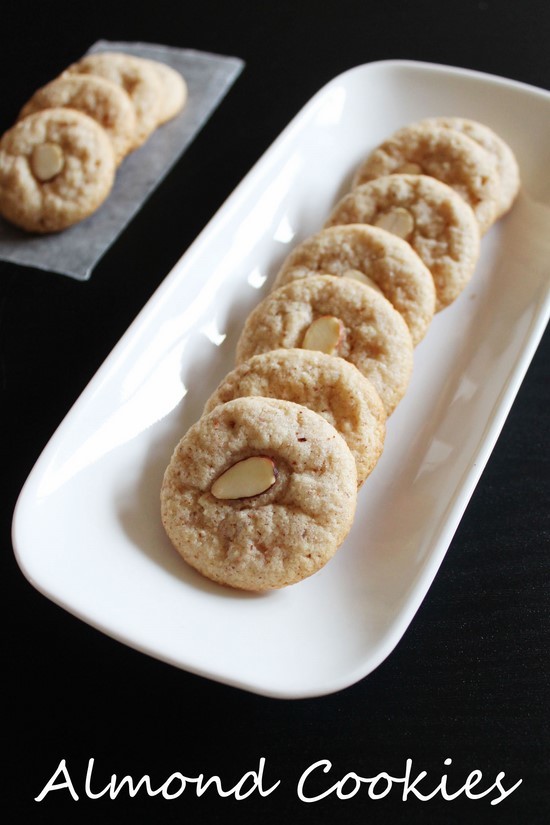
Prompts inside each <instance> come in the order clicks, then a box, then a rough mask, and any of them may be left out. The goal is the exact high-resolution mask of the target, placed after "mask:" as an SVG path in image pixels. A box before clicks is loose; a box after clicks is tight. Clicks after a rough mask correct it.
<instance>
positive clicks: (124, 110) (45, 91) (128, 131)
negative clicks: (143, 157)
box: [19, 74, 136, 163]
mask: <svg viewBox="0 0 550 825" xmlns="http://www.w3.org/2000/svg"><path fill="white" fill-rule="evenodd" d="M58 107H68V108H70V109H78V111H80V112H84V114H86V115H89V116H90V117H91V118H93V119H94V120H96V121H97V122H98V123H99V124H100V125H101V126H103V128H104V129H105V131H106V132H107V134H108V135H109V137H110V139H111V141H112V144H113V149H114V152H115V158H116V161H117V163H120V161H121V160H122V159H123V158H124V157H125V155H126V154H127V153H128V152H129V151H130V149H131V147H132V146H133V144H134V139H135V132H136V116H135V113H134V107H133V104H132V101H131V100H130V98H129V97H128V95H127V94H126V92H125V91H124V89H121V87H120V86H117V85H116V84H115V83H111V82H110V81H109V80H105V79H104V78H102V77H95V76H94V75H77V74H74V75H69V74H67V75H63V76H62V77H58V78H56V79H55V80H52V81H51V83H48V84H47V85H46V86H43V87H42V88H41V89H39V90H38V91H37V92H35V94H34V95H33V96H32V97H31V99H30V100H29V101H28V103H26V104H25V106H24V107H23V109H22V110H21V112H20V114H19V120H21V119H22V118H24V117H26V116H27V115H30V114H33V113H34V112H39V111H41V110H42V109H52V108H58Z"/></svg>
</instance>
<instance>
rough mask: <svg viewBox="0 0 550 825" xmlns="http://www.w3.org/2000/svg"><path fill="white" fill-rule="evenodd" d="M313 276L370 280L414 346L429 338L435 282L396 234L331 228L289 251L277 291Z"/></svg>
mask: <svg viewBox="0 0 550 825" xmlns="http://www.w3.org/2000/svg"><path fill="white" fill-rule="evenodd" d="M312 272H317V273H325V274H328V275H337V276H340V277H345V276H347V277H356V278H357V277H359V280H361V278H360V275H364V276H366V278H367V279H369V280H371V281H372V282H373V283H374V284H375V285H376V286H377V287H378V288H379V289H380V291H381V292H382V294H383V295H385V297H386V298H387V299H388V300H389V301H390V303H391V304H392V305H393V306H394V307H395V308H396V309H397V311H398V312H399V313H400V314H401V315H402V316H403V318H404V319H405V322H406V324H407V326H408V327H409V331H410V333H411V336H412V339H413V343H414V344H415V345H416V344H418V343H419V342H420V341H421V340H422V338H423V337H424V335H425V334H426V332H427V329H428V327H429V325H430V322H431V320H432V318H433V315H434V312H435V287H434V282H433V278H432V275H431V272H430V270H429V269H428V268H427V267H426V265H425V264H424V263H423V262H422V260H421V259H420V257H419V256H418V255H417V253H416V252H415V251H414V250H413V249H412V247H411V246H410V244H408V243H407V242H406V241H404V240H403V239H401V238H399V237H397V236H396V235H394V234H392V233H390V232H387V231H386V230H384V229H379V228H378V227H375V226H368V225H367V224H347V225H340V226H332V227H329V228H326V229H324V230H322V231H321V232H319V233H317V234H316V235H313V236H311V237H310V238H306V240H305V241H303V242H302V243H301V244H299V245H298V246H297V247H295V248H294V249H293V250H292V251H291V252H290V254H289V255H288V256H287V258H286V259H285V260H284V261H283V264H282V266H281V268H280V270H279V272H278V273H277V276H276V278H275V282H274V284H273V289H277V288H278V287H280V286H284V284H286V283H290V281H295V280H298V279H299V278H304V277H308V276H309V275H311V273H312Z"/></svg>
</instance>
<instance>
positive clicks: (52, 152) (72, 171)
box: [0, 108, 116, 233]
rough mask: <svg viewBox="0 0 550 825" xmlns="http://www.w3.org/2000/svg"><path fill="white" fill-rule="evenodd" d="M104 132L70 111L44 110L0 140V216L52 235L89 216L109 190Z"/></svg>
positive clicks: (110, 167)
mask: <svg viewBox="0 0 550 825" xmlns="http://www.w3.org/2000/svg"><path fill="white" fill-rule="evenodd" d="M115 169H116V164H115V156H114V151H113V147H112V144H111V141H110V140H109V138H108V136H107V134H106V132H105V130H104V129H103V128H102V127H101V126H99V124H98V123H96V121H95V120H93V119H92V118H90V117H88V116H87V115H85V114H83V113H82V112H77V111H75V110H73V109H64V108H60V109H44V110H43V111H40V112H36V113H35V114H32V115H29V116H28V117H26V118H24V119H23V120H20V121H19V122H18V123H16V124H15V126H13V127H12V128H11V129H9V130H8V131H7V132H6V133H5V134H4V135H3V137H2V139H1V140H0V212H1V213H2V215H3V216H4V217H5V218H6V219H7V220H9V221H11V222H12V223H14V224H16V225H17V226H19V227H21V228H22V229H25V230H27V231H29V232H40V233H45V232H56V231H59V230H62V229H66V228H67V227H68V226H71V225H72V224H74V223H77V222H78V221H81V220H82V219H83V218H86V217H88V216H89V215H91V214H92V212H94V211H95V210H96V209H97V208H98V207H99V206H100V205H101V204H102V203H103V201H104V200H105V198H106V197H107V196H108V194H109V192H110V191H111V188H112V185H113V181H114V176H115Z"/></svg>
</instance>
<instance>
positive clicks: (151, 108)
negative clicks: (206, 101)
mask: <svg viewBox="0 0 550 825" xmlns="http://www.w3.org/2000/svg"><path fill="white" fill-rule="evenodd" d="M67 73H68V74H91V75H97V76H99V77H103V78H105V80H110V81H111V83H115V84H117V85H118V86H120V87H121V88H122V89H124V91H125V92H126V93H127V94H128V95H129V97H130V100H131V101H132V104H133V106H134V112H135V116H136V130H135V133H134V148H137V147H138V146H141V144H142V143H144V142H145V141H146V140H147V138H148V137H149V136H150V135H151V134H152V132H153V131H154V130H155V129H156V127H157V125H158V122H159V115H160V111H161V101H162V96H163V91H162V89H163V87H162V83H161V80H160V77H159V74H158V72H157V71H156V70H155V69H154V68H153V66H152V65H151V61H148V60H145V59H143V58H139V57H134V56H133V55H129V54H123V53H119V52H100V53H98V54H89V55H86V56H85V57H83V58H82V59H81V60H79V61H78V62H77V63H74V64H73V65H72V66H69V68H68V69H67ZM64 74H65V73H64Z"/></svg>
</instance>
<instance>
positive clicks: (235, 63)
mask: <svg viewBox="0 0 550 825" xmlns="http://www.w3.org/2000/svg"><path fill="white" fill-rule="evenodd" d="M101 51H119V52H128V53H129V54H134V55H138V56H141V57H147V58H150V59H152V60H160V61H163V62H164V63H167V64H168V65H170V66H172V67H173V68H174V69H177V70H178V71H179V72H181V74H182V75H183V76H184V78H185V80H186V83H187V87H188V100H187V103H186V105H185V108H184V109H183V111H182V112H181V113H180V114H179V115H178V116H177V117H176V118H174V120H172V121H169V122H168V123H166V124H164V125H163V126H160V127H159V128H158V129H157V130H156V131H155V132H154V133H153V135H152V136H151V137H150V138H149V140H148V141H147V143H145V144H144V145H143V146H141V147H140V148H139V149H138V150H137V151H135V152H133V153H132V154H130V155H129V156H128V157H126V158H125V160H124V161H123V162H122V164H121V166H120V167H119V169H118V172H117V176H116V180H115V184H114V186H113V189H112V191H111V194H110V195H109V197H108V198H107V200H106V201H105V203H104V204H103V205H102V206H101V207H100V209H99V210H98V211H97V212H96V213H95V214H93V215H92V216H90V217H89V218H87V219H86V220H84V221H82V222H81V223H79V224H76V225H75V226H73V227H71V228H69V229H66V230H64V231H63V232H60V233H58V234H53V235H44V236H42V235H31V234H28V233H26V232H23V231H22V230H19V229H18V228H17V227H14V226H12V225H11V224H9V223H8V222H7V221H4V220H3V219H2V218H0V260H3V261H10V262H11V263H15V264H21V265H23V266H32V267H35V268H37V269H42V270H46V271H50V272H57V273H59V274H62V275H68V276H69V277H72V278H76V279H77V280H80V281H85V280H87V279H88V278H89V277H90V276H91V274H92V270H93V268H94V266H95V265H96V263H97V262H98V261H99V259H100V258H101V257H102V255H103V254H104V253H105V252H106V251H107V249H108V248H109V247H110V246H111V244H112V243H113V242H114V241H115V240H116V238H117V237H118V235H119V234H120V233H121V232H122V230H123V229H124V227H125V226H126V225H127V224H128V223H129V222H130V220H131V219H132V217H133V216H134V215H135V214H136V212H137V211H138V210H139V209H140V208H141V206H142V205H143V203H144V201H145V200H146V199H147V197H148V196H149V195H150V194H151V192H152V191H153V190H154V189H155V187H156V186H158V184H159V183H160V181H161V180H162V179H163V178H164V177H165V175H166V174H167V173H168V172H169V170H170V168H171V167H172V166H173V165H174V163H175V162H176V161H177V160H178V158H179V157H180V156H181V155H182V154H183V152H184V151H185V149H186V148H187V146H189V144H190V143H191V141H192V140H193V138H194V137H195V135H196V134H197V132H198V131H199V130H200V129H201V127H202V126H203V125H204V123H205V122H206V121H207V120H208V118H209V117H210V115H211V114H212V112H213V111H214V109H215V108H216V106H218V104H219V103H220V101H221V100H222V99H223V97H224V96H225V94H226V93H227V91H228V90H229V88H230V87H231V85H232V84H233V83H234V81H235V80H236V78H237V77H238V75H239V74H240V72H241V71H242V69H243V67H244V62H243V61H242V60H241V59H240V58H237V57H226V56H224V55H216V54H210V53H207V52H200V51H195V50H193V49H178V48H174V47H169V46H162V45H154V44H149V43H123V42H114V41H107V40H100V41H98V42H97V43H95V44H94V45H93V46H92V48H91V49H90V50H89V52H101ZM24 103H25V101H21V105H23V104H24Z"/></svg>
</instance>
